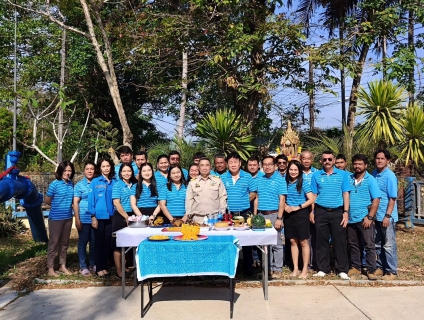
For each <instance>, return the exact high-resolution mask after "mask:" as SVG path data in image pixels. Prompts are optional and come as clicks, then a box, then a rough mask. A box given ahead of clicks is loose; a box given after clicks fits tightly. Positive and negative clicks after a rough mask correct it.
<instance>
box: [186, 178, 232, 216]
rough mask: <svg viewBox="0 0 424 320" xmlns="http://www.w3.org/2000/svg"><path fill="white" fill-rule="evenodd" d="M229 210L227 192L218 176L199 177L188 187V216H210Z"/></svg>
mask: <svg viewBox="0 0 424 320" xmlns="http://www.w3.org/2000/svg"><path fill="white" fill-rule="evenodd" d="M226 208H227V190H225V187H224V184H223V183H222V180H221V178H220V177H218V176H213V175H209V176H208V177H207V178H205V179H204V178H202V176H198V177H197V178H196V179H193V180H191V181H190V183H189V184H188V187H187V197H186V215H189V214H196V215H202V216H205V215H208V214H211V213H217V212H218V211H219V210H225V209H226Z"/></svg>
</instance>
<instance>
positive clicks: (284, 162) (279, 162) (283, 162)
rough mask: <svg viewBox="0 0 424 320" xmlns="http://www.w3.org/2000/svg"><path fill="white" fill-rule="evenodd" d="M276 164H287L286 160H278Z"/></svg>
mask: <svg viewBox="0 0 424 320" xmlns="http://www.w3.org/2000/svg"><path fill="white" fill-rule="evenodd" d="M277 163H278V164H287V161H278V162H277Z"/></svg>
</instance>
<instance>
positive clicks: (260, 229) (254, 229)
mask: <svg viewBox="0 0 424 320" xmlns="http://www.w3.org/2000/svg"><path fill="white" fill-rule="evenodd" d="M252 230H253V231H265V228H252Z"/></svg>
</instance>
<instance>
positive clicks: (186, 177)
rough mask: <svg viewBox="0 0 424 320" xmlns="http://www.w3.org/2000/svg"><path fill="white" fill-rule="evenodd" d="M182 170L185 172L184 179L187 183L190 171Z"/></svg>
mask: <svg viewBox="0 0 424 320" xmlns="http://www.w3.org/2000/svg"><path fill="white" fill-rule="evenodd" d="M181 170H182V171H183V175H184V179H185V180H186V181H187V179H188V171H187V169H185V168H181Z"/></svg>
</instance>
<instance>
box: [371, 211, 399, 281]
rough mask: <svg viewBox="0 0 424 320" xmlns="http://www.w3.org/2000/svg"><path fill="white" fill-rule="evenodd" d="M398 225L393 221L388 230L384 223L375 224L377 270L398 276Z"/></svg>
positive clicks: (377, 222)
mask: <svg viewBox="0 0 424 320" xmlns="http://www.w3.org/2000/svg"><path fill="white" fill-rule="evenodd" d="M395 228H396V224H395V223H394V221H393V219H391V221H390V224H389V226H388V227H387V228H385V227H383V225H382V222H380V221H376V222H375V251H376V254H377V264H376V266H377V268H378V269H381V270H383V271H384V272H390V273H392V274H397V266H398V257H397V246H396V229H395Z"/></svg>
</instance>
